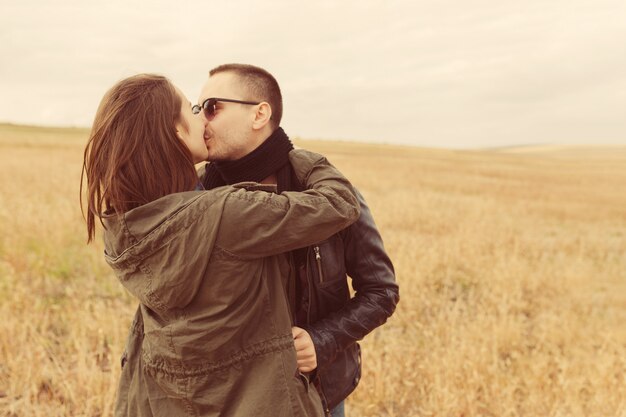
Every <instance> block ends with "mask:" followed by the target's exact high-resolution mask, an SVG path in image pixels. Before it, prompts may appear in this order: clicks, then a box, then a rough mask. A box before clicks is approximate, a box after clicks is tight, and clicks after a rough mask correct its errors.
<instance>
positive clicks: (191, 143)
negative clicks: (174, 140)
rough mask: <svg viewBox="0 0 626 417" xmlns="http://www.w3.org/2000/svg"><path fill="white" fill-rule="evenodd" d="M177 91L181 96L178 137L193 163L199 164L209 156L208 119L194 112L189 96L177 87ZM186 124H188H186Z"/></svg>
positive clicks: (177, 125) (177, 124)
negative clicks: (207, 140)
mask: <svg viewBox="0 0 626 417" xmlns="http://www.w3.org/2000/svg"><path fill="white" fill-rule="evenodd" d="M176 91H177V92H178V95H179V96H180V101H181V109H180V119H181V120H180V122H178V123H176V130H177V133H178V137H179V138H180V139H181V140H182V141H183V143H184V144H185V145H187V148H188V149H189V152H191V157H192V158H193V163H194V164H197V163H199V162H202V161H206V159H207V158H208V157H209V150H208V149H207V144H206V141H205V138H204V136H205V129H206V120H205V119H204V118H203V117H202V115H201V114H193V113H192V111H191V103H190V102H189V100H187V97H185V95H184V94H183V93H182V92H181V91H180V90H179V89H178V88H177V89H176ZM185 125H186V126H185Z"/></svg>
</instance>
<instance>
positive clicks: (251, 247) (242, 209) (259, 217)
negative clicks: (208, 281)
mask: <svg viewBox="0 0 626 417" xmlns="http://www.w3.org/2000/svg"><path fill="white" fill-rule="evenodd" d="M289 159H290V162H291V165H292V167H293V169H294V172H295V174H296V176H297V177H298V180H299V181H300V182H301V183H303V184H305V185H306V187H307V188H310V189H308V190H306V191H304V192H283V193H282V194H274V193H267V192H264V191H248V190H246V189H245V188H240V189H237V190H234V191H233V192H231V193H229V194H228V196H227V199H226V202H225V205H224V210H223V212H222V217H221V219H220V225H219V231H218V234H217V239H216V242H215V244H216V245H217V246H219V247H221V248H222V249H224V250H226V251H228V252H230V253H231V254H233V255H235V256H238V257H241V258H243V259H252V258H260V257H264V256H270V255H276V254H279V253H283V252H287V251H290V250H293V249H297V248H301V247H305V246H308V245H311V244H313V243H315V242H319V241H321V240H324V239H327V238H328V237H330V236H331V235H333V234H335V233H337V232H339V231H340V230H342V229H344V228H346V227H348V226H349V225H351V224H352V223H354V222H355V221H356V220H357V219H358V218H359V214H360V211H359V203H358V200H357V198H356V196H355V192H354V189H353V188H352V185H351V184H350V183H349V182H348V180H347V179H346V178H345V177H344V176H343V175H342V174H341V173H340V172H339V171H338V170H337V169H336V168H334V167H333V166H332V165H331V164H330V163H329V162H328V161H327V160H326V158H324V157H323V156H321V155H319V154H316V153H313V152H309V151H305V150H302V149H299V150H294V151H291V152H290V154H289Z"/></svg>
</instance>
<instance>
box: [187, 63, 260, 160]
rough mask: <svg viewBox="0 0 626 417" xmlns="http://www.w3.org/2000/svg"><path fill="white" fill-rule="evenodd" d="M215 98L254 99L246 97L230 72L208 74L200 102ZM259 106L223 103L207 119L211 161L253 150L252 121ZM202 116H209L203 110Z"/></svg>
mask: <svg viewBox="0 0 626 417" xmlns="http://www.w3.org/2000/svg"><path fill="white" fill-rule="evenodd" d="M212 97H217V98H228V99H234V100H244V101H249V100H252V97H247V96H246V94H245V91H244V89H243V87H242V86H241V83H240V82H239V78H238V77H237V75H235V74H233V73H231V72H220V73H217V74H215V75H212V76H210V77H209V79H208V80H207V82H206V83H205V84H204V87H203V88H202V91H201V92H200V98H199V99H198V104H200V105H202V103H203V102H204V101H205V100H206V99H208V98H212ZM256 109H257V106H253V105H246V104H239V103H228V102H220V101H218V102H217V103H216V108H215V115H214V116H212V117H210V118H208V119H207V123H208V126H207V129H206V136H207V137H208V138H209V139H208V140H207V147H208V149H209V158H208V160H209V161H233V160H236V159H240V158H242V157H244V156H245V155H247V154H248V153H250V152H251V151H252V150H254V145H253V143H252V133H253V129H252V124H253V122H254V117H255V114H256ZM202 114H203V116H202V117H203V118H206V115H205V114H204V111H203V112H202Z"/></svg>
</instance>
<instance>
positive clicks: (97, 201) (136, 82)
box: [80, 74, 198, 242]
mask: <svg viewBox="0 0 626 417" xmlns="http://www.w3.org/2000/svg"><path fill="white" fill-rule="evenodd" d="M180 117H181V98H180V96H179V95H178V93H177V91H176V89H175V87H174V86H173V85H172V83H171V82H170V81H169V80H168V79H167V78H165V77H163V76H160V75H153V74H139V75H135V76H133V77H129V78H126V79H124V80H122V81H120V82H118V83H117V84H116V85H114V86H113V87H112V88H111V89H110V90H109V91H108V92H107V93H106V94H105V95H104V97H103V98H102V101H101V102H100V106H99V107H98V111H97V113H96V117H95V120H94V122H93V126H92V128H91V133H90V135H89V141H88V142H87V146H86V147H85V154H84V160H83V171H82V174H81V179H80V202H81V208H82V209H83V215H84V213H85V212H84V207H83V179H84V178H85V177H86V179H87V193H86V194H87V216H86V220H87V242H91V241H92V240H93V239H94V235H95V224H96V221H95V219H96V217H98V218H99V220H100V222H101V223H102V216H103V214H104V213H109V212H115V213H116V214H117V215H121V214H123V213H125V212H127V211H128V210H130V209H133V208H135V207H138V206H141V205H143V204H146V203H149V202H151V201H154V200H156V199H158V198H160V197H163V196H165V195H168V194H171V193H176V192H181V191H189V190H193V189H194V187H195V186H196V184H197V182H198V177H197V175H196V171H195V169H194V165H193V160H192V156H191V153H190V152H189V150H188V149H187V146H186V145H185V144H184V143H183V142H182V140H180V139H179V138H178V136H177V135H176V122H177V121H179V120H180Z"/></svg>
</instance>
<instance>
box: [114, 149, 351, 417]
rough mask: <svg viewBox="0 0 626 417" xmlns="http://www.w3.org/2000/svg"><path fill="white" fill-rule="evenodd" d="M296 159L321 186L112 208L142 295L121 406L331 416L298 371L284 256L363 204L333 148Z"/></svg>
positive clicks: (171, 415)
mask: <svg viewBox="0 0 626 417" xmlns="http://www.w3.org/2000/svg"><path fill="white" fill-rule="evenodd" d="M289 158H290V161H291V163H292V165H293V168H294V171H295V174H296V176H297V177H298V179H299V180H300V181H301V182H302V183H304V184H306V185H307V188H310V190H307V191H305V192H302V193H296V192H285V193H282V194H275V193H269V192H267V190H268V186H262V185H260V184H256V183H241V184H237V185H234V186H226V187H220V188H216V189H214V190H210V191H190V192H183V193H176V194H170V195H167V196H165V197H162V198H160V199H158V200H155V201H153V202H150V203H148V204H145V205H142V206H140V207H137V208H135V209H132V210H130V211H128V212H126V213H125V214H123V215H121V216H116V215H107V216H105V217H104V218H103V222H104V226H105V231H104V240H105V259H106V261H107V263H108V264H109V265H110V266H111V267H112V268H113V270H114V272H115V274H116V276H117V277H118V278H119V280H120V282H121V283H122V284H123V285H124V287H126V288H127V289H128V291H130V292H131V293H132V294H133V295H134V296H135V297H137V298H138V299H139V301H140V310H139V311H138V313H137V315H136V317H135V321H134V322H133V325H132V327H131V335H130V336H129V343H128V345H127V349H126V355H127V358H126V361H125V362H126V364H125V365H124V366H123V369H122V375H121V380H120V384H119V390H118V398H117V403H116V416H163V417H176V416H224V417H231V416H232V417H235V416H238V417H239V416H240V417H244V416H267V417H270V416H271V417H276V416H285V417H287V416H289V417H293V416H321V415H323V412H322V407H321V402H320V399H319V396H318V394H317V392H316V390H315V389H314V387H313V386H312V385H311V386H310V387H309V385H308V380H307V378H306V376H304V375H302V374H301V373H299V372H298V370H297V364H296V352H295V349H294V343H293V337H292V334H291V326H292V322H291V318H290V312H289V305H288V300H287V295H286V290H285V287H286V283H287V280H288V274H289V271H290V269H289V264H288V257H287V256H285V255H283V254H284V253H286V252H288V251H290V250H293V249H296V248H300V247H304V246H307V245H310V244H313V243H315V242H319V241H321V240H324V239H326V238H328V237H329V236H331V235H333V234H334V233H337V232H338V231H339V230H342V229H343V228H345V227H347V226H348V225H350V224H351V223H353V222H354V221H356V220H357V218H358V216H359V205H358V202H357V199H356V197H355V195H354V191H353V190H352V187H351V185H350V184H349V183H348V181H347V180H346V179H345V178H344V177H343V176H342V175H341V174H340V173H339V172H338V171H337V170H336V169H335V168H333V167H332V166H331V165H330V164H329V163H328V162H327V161H326V159H325V158H324V157H322V156H321V155H318V154H314V153H311V152H308V151H304V150H294V151H292V152H291V153H290V154H289ZM269 187H270V188H271V186H269Z"/></svg>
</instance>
